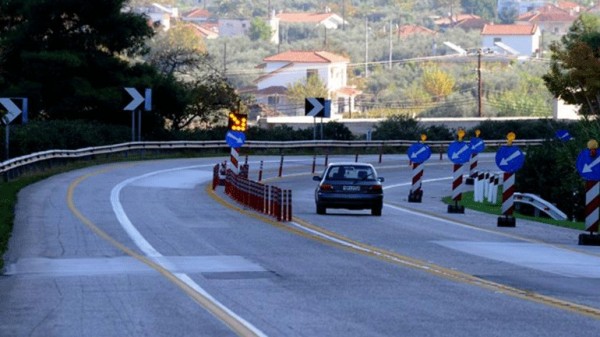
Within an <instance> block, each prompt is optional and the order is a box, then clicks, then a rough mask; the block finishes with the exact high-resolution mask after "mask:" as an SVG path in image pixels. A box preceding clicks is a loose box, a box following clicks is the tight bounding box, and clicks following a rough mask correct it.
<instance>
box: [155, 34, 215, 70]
mask: <svg viewBox="0 0 600 337" xmlns="http://www.w3.org/2000/svg"><path fill="white" fill-rule="evenodd" d="M148 46H149V47H150V52H149V53H148V56H147V58H146V60H147V62H149V63H150V64H151V65H152V66H154V67H155V68H156V69H157V70H158V71H159V72H161V73H163V74H168V75H172V74H179V75H182V74H185V73H187V72H190V71H191V70H193V69H195V68H196V66H197V64H198V63H199V62H201V61H200V59H202V58H204V57H205V55H206V45H205V44H204V40H203V39H202V38H201V37H200V36H198V35H197V34H196V32H195V29H194V28H193V27H192V26H191V25H190V24H177V25H175V26H173V27H172V28H171V29H169V30H168V31H166V32H160V33H158V34H156V35H155V36H154V38H153V39H152V40H151V41H150V42H149V43H148Z"/></svg>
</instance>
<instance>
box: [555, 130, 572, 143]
mask: <svg viewBox="0 0 600 337" xmlns="http://www.w3.org/2000/svg"><path fill="white" fill-rule="evenodd" d="M556 138H558V139H559V140H561V141H563V142H568V141H570V140H571V139H573V137H572V136H571V134H570V133H569V131H567V130H558V131H556Z"/></svg>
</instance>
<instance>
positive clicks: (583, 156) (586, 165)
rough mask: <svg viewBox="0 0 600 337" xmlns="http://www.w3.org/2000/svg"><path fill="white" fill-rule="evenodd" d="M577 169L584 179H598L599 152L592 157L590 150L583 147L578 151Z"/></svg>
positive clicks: (599, 166) (599, 177) (599, 170)
mask: <svg viewBox="0 0 600 337" xmlns="http://www.w3.org/2000/svg"><path fill="white" fill-rule="evenodd" d="M575 165H576V167H577V171H578V172H579V175H581V177H582V178H583V179H585V180H593V181H598V180H600V152H597V153H596V156H595V157H592V154H591V151H590V150H589V149H585V150H583V151H581V152H580V153H579V156H577V162H576V164H575Z"/></svg>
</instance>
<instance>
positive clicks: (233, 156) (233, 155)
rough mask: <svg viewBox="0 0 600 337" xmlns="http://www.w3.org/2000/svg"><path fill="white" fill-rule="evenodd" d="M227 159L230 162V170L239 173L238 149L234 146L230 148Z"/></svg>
mask: <svg viewBox="0 0 600 337" xmlns="http://www.w3.org/2000/svg"><path fill="white" fill-rule="evenodd" d="M229 161H230V162H231V170H232V171H233V172H234V173H235V174H238V173H239V162H240V151H239V149H236V148H235V147H232V148H231V152H230V156H229Z"/></svg>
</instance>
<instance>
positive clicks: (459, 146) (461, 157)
mask: <svg viewBox="0 0 600 337" xmlns="http://www.w3.org/2000/svg"><path fill="white" fill-rule="evenodd" d="M464 136H465V130H463V129H459V130H458V140H457V141H454V142H452V143H450V145H449V146H448V159H450V161H452V162H453V163H454V166H453V179H452V200H453V201H454V205H448V213H464V212H465V207H464V206H462V205H459V202H460V201H461V200H462V189H463V186H462V185H463V184H462V182H463V179H462V178H463V166H464V164H465V163H467V162H468V161H469V160H470V159H471V145H470V144H468V143H466V142H464V141H463V138H464Z"/></svg>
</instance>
